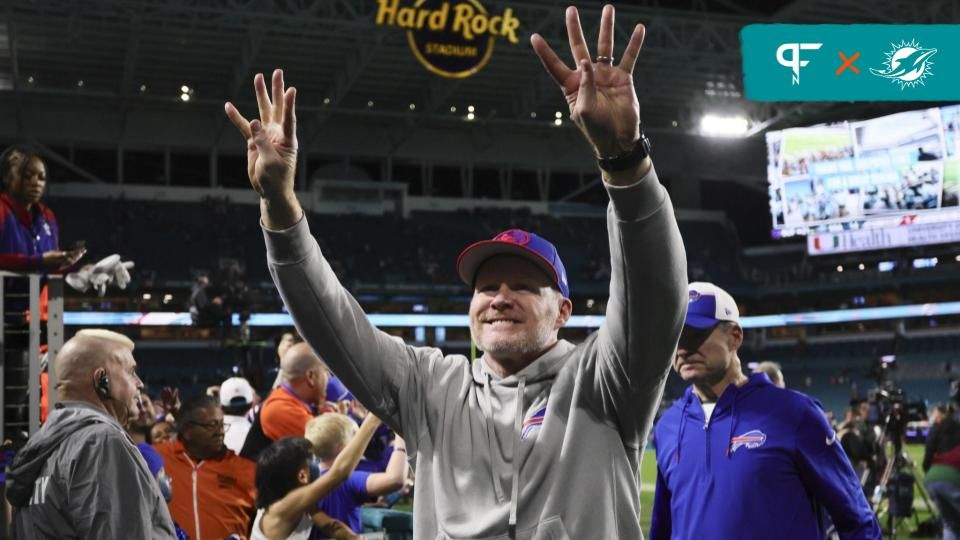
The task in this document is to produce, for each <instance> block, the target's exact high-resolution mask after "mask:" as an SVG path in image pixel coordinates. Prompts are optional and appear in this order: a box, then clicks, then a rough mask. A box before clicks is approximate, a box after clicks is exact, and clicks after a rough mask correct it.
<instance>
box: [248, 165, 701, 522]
mask: <svg viewBox="0 0 960 540" xmlns="http://www.w3.org/2000/svg"><path fill="white" fill-rule="evenodd" d="M607 191H608V192H609V194H610V199H611V204H610V206H609V208H608V212H607V228H608V234H609V242H610V252H611V283H610V297H609V302H608V304H607V313H606V315H607V319H606V321H605V322H604V324H603V326H602V327H601V328H600V329H599V331H597V332H595V333H593V334H592V335H590V337H588V338H587V339H586V340H585V341H584V342H583V343H580V344H579V345H573V344H571V343H569V342H567V341H560V342H559V343H557V344H556V345H555V346H554V347H552V348H551V349H550V350H548V351H547V352H545V353H544V354H543V355H542V356H540V358H538V359H536V360H535V361H534V362H533V363H531V364H530V365H529V366H527V367H526V368H524V369H523V370H521V371H520V372H518V373H515V374H513V375H511V376H508V377H504V378H501V377H498V376H497V375H495V374H494V373H493V372H492V370H490V369H489V367H488V366H487V363H486V361H485V359H483V358H481V359H479V360H478V361H476V362H474V363H472V364H471V362H470V361H469V360H468V359H467V358H466V357H464V356H461V355H448V356H445V355H444V354H443V353H442V352H441V351H440V350H438V349H435V348H430V347H413V346H409V345H406V344H404V343H403V342H402V341H400V340H399V339H397V338H393V337H391V336H389V335H387V334H386V333H384V332H381V331H379V330H377V329H376V328H375V327H373V326H372V325H371V324H370V323H369V321H368V319H367V318H366V316H365V314H364V313H363V311H362V310H361V308H360V306H359V305H358V304H357V302H356V301H355V300H354V298H353V297H352V296H350V294H349V293H348V292H347V291H346V290H345V289H344V288H343V287H342V286H341V284H340V283H339V282H338V280H337V278H336V276H335V275H334V273H333V271H332V270H331V268H330V265H329V264H328V263H327V261H326V260H325V259H324V258H323V256H322V254H321V253H320V249H319V247H318V245H317V242H316V240H315V239H314V238H313V237H312V236H311V235H310V231H309V229H308V226H307V223H306V220H305V219H304V220H301V221H300V222H299V223H297V224H296V225H294V226H293V227H291V228H289V229H287V230H284V231H278V232H273V231H268V230H266V229H265V230H264V235H265V238H266V244H267V256H268V262H269V266H270V271H271V273H272V275H273V279H274V281H275V283H276V284H277V288H278V289H279V290H280V294H281V296H282V297H283V300H284V302H285V303H286V306H287V308H288V309H289V310H290V313H291V314H292V315H293V319H294V321H295V323H296V326H297V328H298V329H299V331H300V333H301V334H302V335H303V336H304V338H305V339H306V340H307V342H309V343H310V345H311V346H312V347H313V348H314V349H315V350H316V351H317V353H318V354H319V355H320V356H321V357H322V358H323V359H324V360H325V361H326V362H327V364H329V366H330V367H331V368H332V369H333V371H334V372H335V373H336V375H337V376H338V377H340V379H341V380H342V381H343V383H344V384H345V385H346V386H347V388H349V389H350V390H351V391H352V392H353V393H354V395H355V396H356V397H357V399H359V400H360V402H361V403H363V404H364V405H365V406H366V407H367V408H369V409H370V410H371V411H373V413H374V414H376V415H377V416H379V417H380V418H382V419H383V420H384V421H385V422H386V423H387V424H388V425H389V426H390V427H391V428H393V429H394V430H396V431H397V432H398V433H400V434H401V435H402V436H403V438H404V440H405V441H406V442H407V447H408V450H409V451H410V452H411V456H414V455H415V456H416V461H415V463H414V467H415V470H416V473H417V489H416V491H415V495H414V538H415V539H417V540H435V539H441V540H442V539H466V538H471V539H489V540H494V539H497V540H499V539H507V538H522V539H534V540H548V539H550V540H560V539H576V540H584V539H604V540H612V539H638V538H642V537H643V535H642V533H641V531H640V523H639V515H640V489H639V471H640V459H641V456H642V450H643V447H644V444H645V440H646V436H647V433H648V432H649V430H650V424H651V420H652V418H653V415H654V412H655V410H656V407H657V403H658V402H659V401H660V398H661V394H662V393H663V385H664V382H665V380H666V374H667V370H668V368H669V366H670V363H671V360H672V357H673V352H674V349H675V348H676V343H677V339H678V337H679V334H680V328H681V327H682V324H683V318H684V315H685V309H686V306H687V302H686V296H687V294H686V291H687V280H686V259H685V255H684V250H683V243H682V241H681V239H680V234H679V230H678V229H677V223H676V219H675V218H674V214H673V208H672V206H671V204H670V200H669V197H668V196H667V193H666V190H664V189H663V187H662V186H661V185H660V183H659V181H658V180H657V177H656V173H655V172H654V171H653V170H652V169H651V171H650V173H649V174H648V175H646V176H645V177H644V178H643V179H642V180H641V181H639V182H637V183H636V184H634V185H632V186H627V187H613V186H608V187H607ZM331 233H332V231H331Z"/></svg>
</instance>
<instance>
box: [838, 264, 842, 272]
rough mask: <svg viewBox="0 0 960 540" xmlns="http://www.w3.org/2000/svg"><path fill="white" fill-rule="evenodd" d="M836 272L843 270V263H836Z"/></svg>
mask: <svg viewBox="0 0 960 540" xmlns="http://www.w3.org/2000/svg"><path fill="white" fill-rule="evenodd" d="M837 272H843V265H842V264H838V265H837Z"/></svg>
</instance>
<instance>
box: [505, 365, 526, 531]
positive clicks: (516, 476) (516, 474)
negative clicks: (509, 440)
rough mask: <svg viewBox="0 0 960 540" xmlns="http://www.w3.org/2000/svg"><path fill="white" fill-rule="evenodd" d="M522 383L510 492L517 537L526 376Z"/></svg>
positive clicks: (515, 421)
mask: <svg viewBox="0 0 960 540" xmlns="http://www.w3.org/2000/svg"><path fill="white" fill-rule="evenodd" d="M519 379H520V384H519V385H517V411H516V415H515V417H514V420H513V430H514V432H515V438H514V441H515V442H514V444H513V485H512V486H511V490H510V491H511V494H510V521H509V526H510V537H511V538H516V531H517V502H518V499H519V498H520V442H521V440H522V439H521V435H522V434H523V390H524V387H525V386H526V384H527V379H526V377H519Z"/></svg>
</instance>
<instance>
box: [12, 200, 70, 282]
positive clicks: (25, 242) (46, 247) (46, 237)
mask: <svg viewBox="0 0 960 540" xmlns="http://www.w3.org/2000/svg"><path fill="white" fill-rule="evenodd" d="M59 245H60V231H59V230H58V229H57V218H56V217H55V216H54V215H53V211H52V210H50V209H49V208H47V207H46V206H44V205H43V204H39V203H38V204H36V205H34V208H33V209H32V210H31V211H27V209H26V208H24V207H23V206H22V205H20V203H18V202H17V201H15V200H13V198H12V197H10V195H9V194H7V193H3V194H0V269H2V270H11V271H14V272H31V271H38V270H43V265H42V264H41V258H42V256H43V254H44V253H46V252H47V251H54V250H56V249H58V248H59Z"/></svg>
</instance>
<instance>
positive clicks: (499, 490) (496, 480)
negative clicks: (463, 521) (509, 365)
mask: <svg viewBox="0 0 960 540" xmlns="http://www.w3.org/2000/svg"><path fill="white" fill-rule="evenodd" d="M491 384H492V381H491V377H490V374H489V373H488V374H487V384H485V385H484V387H483V394H484V397H485V398H486V400H487V407H489V409H490V410H489V411H488V412H487V414H486V415H485V416H486V417H487V445H488V447H489V448H488V450H489V453H490V471H491V473H493V492H494V493H495V494H496V495H497V503H499V504H503V503H504V502H506V499H505V498H504V496H503V486H501V485H500V475H499V474H497V455H496V454H495V453H494V445H493V441H494V437H495V436H496V433H495V432H494V430H493V399H491V397H490V385H491Z"/></svg>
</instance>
